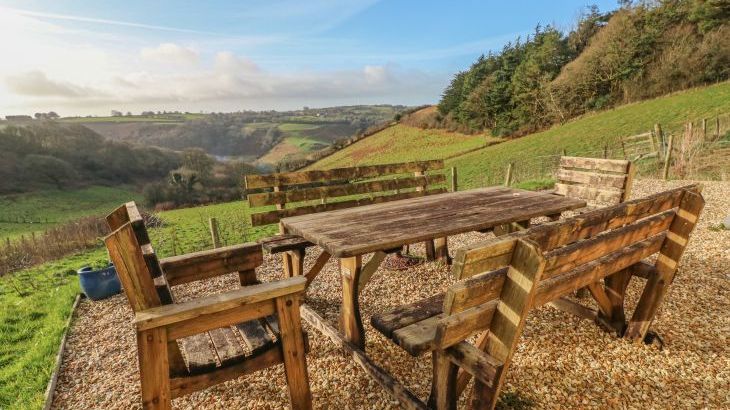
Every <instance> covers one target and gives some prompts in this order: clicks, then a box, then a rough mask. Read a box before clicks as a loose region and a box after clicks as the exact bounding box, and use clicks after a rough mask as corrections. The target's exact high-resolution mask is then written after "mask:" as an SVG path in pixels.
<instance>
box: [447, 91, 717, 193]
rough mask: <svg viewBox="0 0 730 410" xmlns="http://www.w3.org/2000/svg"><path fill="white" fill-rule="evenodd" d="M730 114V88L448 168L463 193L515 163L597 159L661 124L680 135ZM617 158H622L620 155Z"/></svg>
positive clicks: (538, 137) (488, 152)
mask: <svg viewBox="0 0 730 410" xmlns="http://www.w3.org/2000/svg"><path fill="white" fill-rule="evenodd" d="M727 112H730V82H725V83H721V84H717V85H713V86H709V87H703V88H697V89H692V90H688V91H685V92H681V93H676V94H673V95H670V96H667V97H661V98H657V99H653V100H648V101H643V102H639V103H634V104H628V105H624V106H621V107H618V108H616V109H612V110H609V111H603V112H598V113H593V114H589V115H585V116H583V117H581V118H578V119H575V120H573V121H570V122H568V123H566V124H563V125H559V126H555V127H553V128H551V129H549V130H547V131H543V132H539V133H536V134H532V135H528V136H526V137H523V138H519V139H516V140H514V141H509V142H506V143H502V144H498V145H494V146H491V147H487V148H485V149H483V150H479V151H476V152H472V153H469V154H466V155H463V156H460V157H457V158H453V159H451V160H449V161H447V166H455V167H457V169H458V173H459V174H458V175H459V186H460V187H461V188H473V187H476V186H479V185H482V183H483V182H484V181H483V174H484V173H485V172H489V170H493V171H494V172H500V175H501V173H503V172H504V169H505V167H506V165H507V163H509V162H513V161H514V162H515V163H516V165H515V167H518V166H519V164H520V162H521V161H522V162H526V161H530V158H535V157H538V156H541V155H552V154H556V153H559V152H560V150H561V149H566V150H567V152H568V154H569V155H571V154H575V155H580V154H581V153H584V155H589V156H598V155H597V154H598V153H599V152H600V151H601V150H602V147H603V146H604V145H606V144H607V145H609V147H614V148H615V147H617V146H618V140H619V138H620V137H621V136H625V135H632V134H638V133H641V132H646V131H649V130H651V129H652V127H653V125H654V123H659V124H661V125H662V127H663V129H664V130H665V131H676V130H679V129H681V127H682V124H683V123H684V122H686V121H688V120H697V119H701V118H703V117H704V118H711V117H714V116H716V115H718V114H723V113H727ZM591 153H592V155H591ZM615 153H616V154H617V155H618V154H619V153H620V151H615ZM539 161H540V160H539V159H537V160H533V161H532V162H533V163H535V162H539ZM490 181H492V182H493V179H491V180H490Z"/></svg>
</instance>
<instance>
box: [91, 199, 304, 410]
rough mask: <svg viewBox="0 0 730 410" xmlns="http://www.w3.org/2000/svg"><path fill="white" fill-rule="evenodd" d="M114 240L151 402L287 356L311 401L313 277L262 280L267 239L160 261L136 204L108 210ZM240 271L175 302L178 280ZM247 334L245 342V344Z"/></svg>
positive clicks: (297, 396) (296, 403)
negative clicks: (307, 322)
mask: <svg viewBox="0 0 730 410" xmlns="http://www.w3.org/2000/svg"><path fill="white" fill-rule="evenodd" d="M107 223H108V224H109V227H110V229H111V230H112V233H111V234H110V235H109V236H107V237H106V238H105V243H106V246H107V249H108V251H109V256H110V258H111V260H112V261H113V262H114V266H115V267H116V270H117V273H118V275H119V279H120V281H121V282H122V286H123V288H124V292H125V294H126V296H127V299H128V300H129V304H130V305H131V306H132V309H133V310H134V312H135V320H134V324H135V326H136V331H137V348H138V356H139V367H140V375H141V381H142V404H143V407H144V408H145V409H169V408H170V400H171V399H173V398H175V397H179V396H181V395H184V394H188V393H192V392H194V391H197V390H202V389H205V388H207V387H209V386H211V385H214V384H218V383H222V382H224V381H226V380H230V379H233V378H236V377H238V376H240V375H242V374H247V373H251V372H254V371H257V370H260V369H263V368H266V367H270V366H272V365H275V364H277V363H283V364H284V367H285V369H286V378H287V383H288V386H289V393H290V399H291V404H292V407H293V408H295V409H309V408H311V393H310V391H309V379H308V375H307V367H306V360H305V339H304V336H303V333H302V330H301V319H300V314H299V303H300V297H301V295H302V293H303V292H304V290H305V286H306V280H305V279H304V278H301V277H297V278H289V279H285V280H280V281H276V282H270V283H264V284H261V283H259V282H258V281H257V280H256V272H255V269H256V267H257V266H259V265H261V263H262V262H263V255H262V250H261V245H259V244H255V243H246V244H241V245H235V246H228V247H224V248H218V249H213V250H209V251H202V252H195V253H191V254H187V255H181V256H174V257H171V258H165V259H162V260H159V261H158V259H157V257H156V255H155V253H154V250H153V249H152V246H151V244H150V239H149V236H148V234H147V230H146V228H145V225H144V222H143V220H142V217H141V216H140V213H139V211H138V210H137V207H136V205H135V204H134V202H130V203H127V204H125V205H123V206H121V207H120V208H118V209H117V210H115V211H114V212H112V213H111V214H110V215H109V216H108V217H107ZM231 272H238V273H239V279H240V281H241V284H242V285H244V286H242V287H241V288H239V289H237V290H233V291H229V292H225V293H220V294H216V295H212V296H207V297H201V298H198V299H195V300H191V301H188V302H182V303H180V302H175V298H174V296H173V293H172V292H171V290H170V286H171V285H178V284H183V283H188V282H192V281H197V280H201V279H207V278H212V277H215V276H219V275H223V274H227V273H231ZM241 342H243V343H241Z"/></svg>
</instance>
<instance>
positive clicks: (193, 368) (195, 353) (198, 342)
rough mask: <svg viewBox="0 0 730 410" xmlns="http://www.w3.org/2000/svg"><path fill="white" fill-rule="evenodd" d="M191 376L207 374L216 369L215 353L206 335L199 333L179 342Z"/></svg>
mask: <svg viewBox="0 0 730 410" xmlns="http://www.w3.org/2000/svg"><path fill="white" fill-rule="evenodd" d="M179 342H180V346H181V347H182V351H183V354H184V355H185V358H186V359H187V364H188V371H189V372H190V374H191V375H196V374H203V373H208V372H210V371H212V370H215V368H216V361H215V352H214V351H213V349H211V346H210V338H209V337H208V333H207V332H206V333H200V334H197V335H192V336H188V337H184V338H182V339H180V340H179Z"/></svg>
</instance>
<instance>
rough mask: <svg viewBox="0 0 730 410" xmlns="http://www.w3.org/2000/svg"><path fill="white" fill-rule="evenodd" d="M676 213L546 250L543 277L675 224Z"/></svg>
mask: <svg viewBox="0 0 730 410" xmlns="http://www.w3.org/2000/svg"><path fill="white" fill-rule="evenodd" d="M674 214H675V211H674V210H673V209H670V210H667V211H664V212H662V213H661V214H657V215H654V216H652V217H649V218H646V219H643V220H641V221H639V222H635V223H633V224H630V225H626V226H624V227H622V228H617V229H614V230H611V231H608V232H606V233H604V234H601V235H599V236H595V237H593V238H590V239H586V240H582V241H579V242H575V243H572V244H570V245H567V246H564V247H562V248H558V249H555V250H553V251H550V252H548V253H546V254H545V259H546V261H547V265H546V267H545V272H544V273H543V280H545V279H549V278H551V277H553V276H557V275H559V274H561V273H563V272H567V271H569V270H571V269H573V268H575V267H576V266H578V265H581V264H583V263H586V262H589V261H592V260H595V259H598V258H600V257H602V256H604V255H607V254H609V253H612V252H615V251H617V250H619V249H621V248H625V247H627V246H629V245H631V244H633V243H635V242H640V241H642V240H644V239H646V238H648V237H651V236H654V235H656V234H658V233H660V232H664V231H666V230H667V229H668V228H669V225H670V224H671V223H672V220H673V218H674Z"/></svg>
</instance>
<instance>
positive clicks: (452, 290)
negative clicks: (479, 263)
mask: <svg viewBox="0 0 730 410" xmlns="http://www.w3.org/2000/svg"><path fill="white" fill-rule="evenodd" d="M510 256H511V255H510ZM506 276H507V267H504V268H501V269H498V270H495V271H492V272H486V273H482V274H479V275H476V276H472V277H471V278H468V279H465V280H462V281H459V282H456V283H455V284H453V285H451V286H450V287H449V290H448V291H447V292H446V298H445V300H444V313H447V314H451V315H453V314H455V313H459V312H463V311H465V310H467V309H469V308H472V307H474V306H477V305H481V304H482V303H487V302H489V301H492V300H496V299H498V298H499V295H500V293H501V291H502V285H503V284H504V280H505V277H506Z"/></svg>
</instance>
